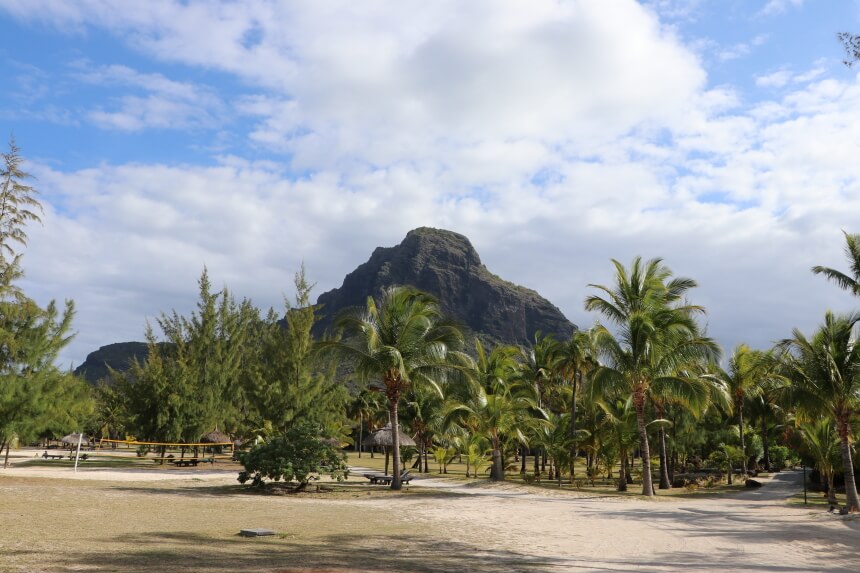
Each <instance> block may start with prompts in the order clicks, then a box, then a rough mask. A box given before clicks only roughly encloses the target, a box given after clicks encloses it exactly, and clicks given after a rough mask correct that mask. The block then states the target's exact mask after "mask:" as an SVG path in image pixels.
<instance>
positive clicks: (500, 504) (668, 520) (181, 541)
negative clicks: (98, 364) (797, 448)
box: [0, 466, 860, 573]
mask: <svg viewBox="0 0 860 573" xmlns="http://www.w3.org/2000/svg"><path fill="white" fill-rule="evenodd" d="M360 473H361V470H360V469H358V470H357V471H356V474H358V475H359V477H358V479H356V480H350V482H351V483H354V487H355V488H356V490H355V495H346V496H344V495H340V496H336V497H332V498H325V497H310V498H302V497H301V496H287V497H270V496H247V495H241V494H237V493H228V494H223V493H219V494H217V495H216V494H214V493H211V492H210V490H211V491H212V492H214V491H215V490H217V489H218V488H217V487H215V486H218V485H222V484H223V485H226V484H235V472H232V471H229V472H225V471H218V470H199V469H198V470H172V471H166V470H165V471H160V470H136V471H132V470H102V469H97V468H89V469H81V470H79V472H78V473H77V474H74V473H73V472H72V471H71V470H69V469H65V468H51V467H48V468H21V467H17V468H16V467H14V466H13V468H11V469H9V470H5V471H2V470H0V490H2V493H3V497H0V500H3V499H5V500H6V502H3V501H0V520H2V521H0V522H2V523H3V524H4V525H3V528H2V533H0V571H6V570H8V571H51V572H53V571H66V570H92V571H137V570H182V571H224V572H226V571H235V570H239V569H241V570H244V571H279V572H280V571H291V572H292V571H294V572H303V573H307V572H309V571H316V572H318V573H319V572H323V571H326V572H327V571H338V572H343V571H409V572H410V573H411V572H415V571H427V572H439V571H523V572H536V573H537V572H561V571H779V572H783V571H785V572H787V571H860V556H858V548H860V519H855V518H853V517H852V516H849V517H839V516H834V515H830V514H828V513H826V512H824V511H823V510H822V509H820V508H816V509H811V508H806V507H803V506H796V505H788V504H787V503H786V502H785V499H786V498H787V497H789V496H791V495H793V494H795V493H797V492H798V490H799V489H800V487H801V486H800V478H801V476H800V472H782V473H780V474H776V475H775V477H774V478H772V479H769V480H768V479H765V480H763V481H764V482H765V485H764V487H762V488H761V489H759V490H749V491H743V492H740V493H737V494H732V495H731V496H730V497H726V496H723V497H720V498H719V499H707V498H700V497H691V498H689V499H685V498H681V499H677V498H671V499H667V498H661V499H658V500H655V501H649V500H644V499H636V498H626V497H616V496H598V495H589V494H588V493H587V492H583V493H569V492H553V491H552V490H550V489H537V488H532V487H526V486H516V485H510V484H498V485H493V484H487V483H482V484H480V485H474V484H471V485H463V484H462V483H461V482H453V481H449V480H443V479H432V478H419V479H416V480H415V481H413V482H412V485H411V486H410V487H409V491H408V492H407V493H405V494H396V493H393V492H392V493H390V494H389V493H388V492H387V491H386V490H384V488H380V489H374V488H369V487H368V486H367V485H366V483H359V482H360V481H364V480H363V479H362V478H361V477H360ZM49 476H50V477H53V478H66V479H59V480H58V479H54V480H50V479H33V478H46V477H49ZM4 478H5V479H4ZM72 480H80V481H72ZM30 482H32V483H30ZM201 482H202V483H201ZM52 483H57V484H58V485H57V487H56V488H52V486H51V484H52ZM59 484H64V485H62V486H60V485H59ZM75 484H79V485H75ZM148 484H150V485H148ZM37 489H38V491H49V490H52V491H54V494H55V495H56V496H57V497H60V498H63V499H65V497H67V494H64V493H62V492H63V491H74V492H76V493H75V495H76V496H77V498H78V502H77V504H76V503H74V502H69V501H68V500H65V501H62V502H54V505H52V506H51V507H53V509H54V510H58V508H59V507H60V506H57V505H56V504H57V503H60V504H61V506H62V504H69V505H68V507H69V508H75V507H78V506H80V505H83V506H85V509H86V511H88V512H90V513H91V514H92V515H91V516H90V517H87V518H85V517H80V515H79V516H77V517H76V516H75V515H67V514H66V512H63V511H62V510H61V509H60V510H59V511H60V513H59V514H57V513H55V514H54V517H53V518H52V517H51V515H50V514H48V515H45V514H44V512H41V511H39V510H38V506H39V504H40V501H39V500H38V498H34V497H33V496H34V495H36V494H35V492H36V491H37ZM369 490H372V491H369ZM16 494H17V495H18V496H19V497H17V498H16V497H15V496H16ZM54 494H51V495H54ZM10 496H12V497H10ZM54 499H56V498H54ZM15 500H20V504H18V505H16V504H15V503H14V501H15ZM34 500H35V501H34ZM213 500H214V501H213ZM4 503H5V507H4ZM156 503H157V504H158V505H159V506H161V507H166V508H169V509H167V510H163V511H161V512H148V511H146V510H145V508H146V507H148V506H149V507H151V506H153V505H154V504H156ZM63 507H64V506H63ZM170 508H172V509H170ZM70 511H77V510H70ZM115 512H124V513H126V512H128V515H127V517H123V518H122V519H119V520H113V521H111V520H108V519H107V518H106V519H105V520H104V521H105V524H101V522H99V520H98V515H99V514H102V515H113V514H114V513H115ZM58 519H65V520H67V521H66V522H62V523H58V522H57V520H58ZM76 519H78V520H79V521H78V522H80V520H83V523H85V524H86V525H85V527H83V529H82V530H81V531H80V532H79V533H78V534H79V535H80V536H81V538H82V539H83V540H85V541H86V543H87V544H89V549H88V550H87V551H83V550H82V551H79V552H69V553H68V554H66V555H64V558H63V559H62V560H60V562H59V563H57V562H56V561H55V560H51V559H48V560H47V562H46V561H45V560H43V559H42V558H41V557H40V555H41V553H40V552H43V551H45V549H42V548H43V547H44V548H47V547H51V546H52V544H53V545H54V546H55V545H56V544H57V543H60V541H59V540H60V539H62V537H63V536H64V535H72V533H73V532H72V531H71V530H69V531H68V532H65V529H66V528H73V527H75V525H74V524H75V523H76ZM42 520H46V521H45V522H44V523H43V521H42ZM48 520H51V521H50V522H48ZM87 520H89V521H87ZM240 526H245V527H247V526H252V527H272V528H274V529H276V530H277V531H279V532H283V531H289V532H290V533H289V535H286V536H284V535H282V536H281V537H280V538H278V539H274V538H266V539H265V540H264V539H260V540H252V541H245V540H244V539H242V540H241V541H239V540H237V538H236V536H235V533H236V531H237V530H238V528H239V527H240ZM102 528H108V529H110V531H109V532H107V531H103V530H102ZM40 534H41V537H42V539H41V540H40V541H39V542H38V543H36V542H31V541H29V540H28V539H26V538H28V537H30V536H33V537H38V536H39V535H40ZM34 543H36V545H33V544H34ZM39 543H41V544H42V545H40V544H39ZM249 544H255V545H249ZM4 548H5V549H6V550H10V553H9V555H12V554H13V552H11V550H12V549H14V551H15V552H17V553H16V555H17V556H18V557H16V558H15V559H11V560H9V561H8V562H4V560H3V557H2V555H3V552H4ZM177 555H188V556H191V555H199V557H197V558H195V560H194V561H193V562H191V564H190V565H189V564H188V562H186V561H184V560H183V561H177V558H176V556H177ZM6 566H8V568H6Z"/></svg>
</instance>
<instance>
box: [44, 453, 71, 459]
mask: <svg viewBox="0 0 860 573" xmlns="http://www.w3.org/2000/svg"><path fill="white" fill-rule="evenodd" d="M42 457H43V458H45V459H46V460H61V459H63V458H64V457H66V454H49V453H47V452H45V453H44V454H42Z"/></svg>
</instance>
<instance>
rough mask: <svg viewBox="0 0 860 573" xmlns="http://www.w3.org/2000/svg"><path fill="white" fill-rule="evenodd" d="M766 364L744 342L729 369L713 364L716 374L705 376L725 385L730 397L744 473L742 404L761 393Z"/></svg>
mask: <svg viewBox="0 0 860 573" xmlns="http://www.w3.org/2000/svg"><path fill="white" fill-rule="evenodd" d="M766 364H767V361H766V360H765V355H763V354H762V353H761V352H758V351H754V350H752V349H750V347H749V346H747V345H746V344H739V345H738V346H737V347H735V350H734V352H733V353H732V357H731V359H730V360H729V369H728V370H723V369H722V368H719V367H718V366H715V370H716V374H713V375H708V376H707V377H708V378H711V379H713V380H715V381H717V382H720V383H722V384H724V385H725V388H726V390H728V392H729V395H730V398H731V406H732V409H733V410H734V412H735V413H736V414H737V416H738V430H739V434H740V442H741V451H742V452H743V453H744V456H743V461H742V463H741V469H742V471H743V473H744V475H746V473H747V456H746V451H747V450H746V440H745V436H744V429H745V428H744V425H745V422H744V406H745V404H746V402H747V401H748V399H749V398H753V397H755V396H757V395H758V394H760V393H761V391H762V388H763V386H762V382H763V380H764V378H765V375H766V374H765V373H766V369H765V366H766Z"/></svg>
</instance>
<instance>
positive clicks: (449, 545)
mask: <svg viewBox="0 0 860 573" xmlns="http://www.w3.org/2000/svg"><path fill="white" fill-rule="evenodd" d="M112 546H113V547H112ZM129 546H132V547H134V549H133V550H129V549H128V547H129ZM63 561H64V562H63V563H62V569H63V570H68V569H82V570H88V569H96V570H99V571H102V570H106V571H145V570H146V571H195V572H206V573H220V572H225V573H226V572H231V573H232V572H235V571H243V572H253V571H267V572H281V571H283V572H289V573H293V572H295V573H305V572H310V571H313V572H315V573H319V572H330V571H331V572H339V573H340V572H343V573H345V572H347V571H409V572H410V573H412V572H414V573H422V572H426V573H439V572H441V571H475V572H479V573H480V572H489V571H521V572H523V573H546V572H550V571H559V568H558V565H560V563H558V562H554V561H553V560H552V559H542V558H536V557H533V556H527V555H524V554H520V553H517V552H514V551H497V550H489V549H484V548H481V547H477V546H473V545H469V544H466V543H459V542H450V541H440V540H436V539H430V538H428V537H424V536H420V535H414V534H410V533H409V532H408V531H404V532H403V535H402V536H396V537H395V536H379V535H373V533H372V532H368V534H367V535H364V536H358V535H332V536H326V537H322V538H317V539H313V540H309V541H305V540H303V541H300V542H299V541H295V540H291V539H290V538H289V536H274V537H261V538H243V537H240V536H238V535H235V536H230V537H223V538H219V537H208V536H205V535H199V534H194V533H153V534H147V535H124V536H121V537H118V538H114V539H107V540H104V542H103V543H100V544H98V547H97V548H96V550H94V551H80V552H79V553H76V554H67V555H66V556H65V558H64V559H63ZM59 565H60V564H58V566H59Z"/></svg>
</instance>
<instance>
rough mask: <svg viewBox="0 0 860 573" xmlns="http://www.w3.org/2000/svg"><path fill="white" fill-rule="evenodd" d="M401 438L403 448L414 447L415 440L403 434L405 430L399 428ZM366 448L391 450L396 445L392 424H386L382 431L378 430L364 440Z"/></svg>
mask: <svg viewBox="0 0 860 573" xmlns="http://www.w3.org/2000/svg"><path fill="white" fill-rule="evenodd" d="M397 430H398V434H399V436H400V445H401V446H414V445H415V440H413V439H412V438H411V437H409V436H407V435H406V434H405V433H403V430H401V429H400V428H397ZM364 445H366V446H384V447H386V448H390V447H391V446H393V445H394V432H392V431H391V422H389V423H387V424H385V426H383V427H382V429H380V430H377V431H375V432H373V433H372V434H370V435H369V436H367V437H366V438H365V439H364Z"/></svg>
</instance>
